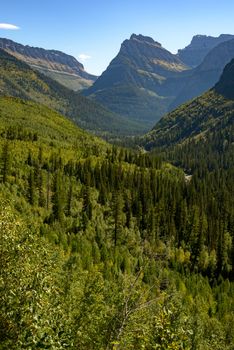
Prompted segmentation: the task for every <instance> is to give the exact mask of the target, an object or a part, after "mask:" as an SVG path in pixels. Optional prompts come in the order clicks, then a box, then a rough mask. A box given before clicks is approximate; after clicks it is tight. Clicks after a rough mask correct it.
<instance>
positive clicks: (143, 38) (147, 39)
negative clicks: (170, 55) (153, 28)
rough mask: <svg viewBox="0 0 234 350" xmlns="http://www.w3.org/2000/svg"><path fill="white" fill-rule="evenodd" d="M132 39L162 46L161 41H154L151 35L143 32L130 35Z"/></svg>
mask: <svg viewBox="0 0 234 350" xmlns="http://www.w3.org/2000/svg"><path fill="white" fill-rule="evenodd" d="M130 40H137V41H140V42H143V43H149V44H153V45H156V46H159V47H162V45H161V44H160V43H159V42H157V41H154V39H153V38H151V37H150V36H144V35H142V34H138V35H137V34H132V35H131V37H130ZM127 41H128V40H127Z"/></svg>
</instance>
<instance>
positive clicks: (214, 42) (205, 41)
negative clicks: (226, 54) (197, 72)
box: [177, 34, 234, 67]
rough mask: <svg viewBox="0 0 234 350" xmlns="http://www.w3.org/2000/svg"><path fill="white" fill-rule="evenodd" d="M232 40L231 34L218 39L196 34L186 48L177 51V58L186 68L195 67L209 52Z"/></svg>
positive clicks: (222, 35) (233, 36)
mask: <svg viewBox="0 0 234 350" xmlns="http://www.w3.org/2000/svg"><path fill="white" fill-rule="evenodd" d="M233 38H234V35H231V34H221V35H220V36H219V37H213V36H208V35H201V34H198V35H195V36H194V37H193V38H192V40H191V42H190V44H189V45H188V46H186V47H185V48H184V49H182V50H178V54H177V56H178V57H179V58H180V59H181V61H183V62H184V63H185V64H187V65H188V66H190V67H197V66H198V65H199V64H200V63H201V62H202V61H203V59H204V58H205V57H206V55H207V54H208V52H209V51H211V50H212V49H213V48H215V47H216V46H218V45H219V44H221V43H223V42H226V41H229V40H231V39H233Z"/></svg>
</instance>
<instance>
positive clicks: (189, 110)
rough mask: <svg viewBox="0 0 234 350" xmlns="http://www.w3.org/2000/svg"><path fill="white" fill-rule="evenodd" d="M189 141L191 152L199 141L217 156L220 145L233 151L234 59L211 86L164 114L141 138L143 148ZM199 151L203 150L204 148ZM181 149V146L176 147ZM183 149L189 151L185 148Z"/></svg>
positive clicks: (183, 143) (181, 143) (186, 143)
mask: <svg viewBox="0 0 234 350" xmlns="http://www.w3.org/2000/svg"><path fill="white" fill-rule="evenodd" d="M191 143H192V145H193V148H192V149H193V152H194V150H196V148H197V150H198V149H199V145H200V144H203V145H204V144H206V147H207V148H206V151H207V152H208V148H209V147H213V151H214V150H215V151H216V152H221V153H220V155H221V156H222V154H223V152H224V149H225V150H226V149H229V148H232V152H233V151H234V150H233V144H234V59H233V60H232V61H231V62H230V63H229V64H228V65H227V66H226V67H225V69H224V72H223V74H222V76H221V78H220V80H219V82H218V83H217V84H216V85H215V87H214V88H213V89H211V90H209V91H208V92H206V93H205V94H203V95H202V96H200V97H198V98H196V99H194V100H193V101H191V102H189V103H186V104H184V105H182V106H180V107H179V108H177V109H176V110H174V111H173V112H171V113H169V114H167V115H165V116H164V117H163V118H162V119H161V120H160V121H159V122H158V123H157V124H156V125H155V127H154V129H153V130H152V131H151V132H149V133H148V134H147V135H146V136H144V137H143V138H142V144H143V145H144V146H145V148H146V149H147V150H150V149H152V148H155V147H159V148H160V149H163V148H168V147H173V146H176V145H180V146H183V147H185V146H186V145H188V144H191ZM229 146H230V147H229ZM203 151H204V152H206V151H205V148H204V149H203ZM181 152H183V148H180V153H181ZM186 152H187V154H189V152H188V150H187V151H186ZM198 153H199V152H198ZM223 155H224V154H223ZM198 156H199V155H198ZM190 157H191V158H192V153H190ZM222 159H223V158H222ZM232 160H234V159H233V153H232Z"/></svg>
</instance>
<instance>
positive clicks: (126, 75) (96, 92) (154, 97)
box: [85, 34, 188, 127]
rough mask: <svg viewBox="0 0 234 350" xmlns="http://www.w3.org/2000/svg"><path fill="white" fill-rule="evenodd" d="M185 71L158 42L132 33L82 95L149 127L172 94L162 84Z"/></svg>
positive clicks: (168, 101)
mask: <svg viewBox="0 0 234 350" xmlns="http://www.w3.org/2000/svg"><path fill="white" fill-rule="evenodd" d="M187 69H188V67H187V66H186V65H185V64H184V63H183V62H182V61H181V60H180V59H179V58H178V57H177V56H176V55H173V54H172V53H171V52H170V51H168V50H166V49H165V48H163V47H162V45H161V44H160V43H158V42H156V41H154V40H153V39H152V38H150V37H148V36H143V35H141V34H139V35H136V34H132V35H131V37H130V39H127V40H125V41H124V42H123V43H122V45H121V48H120V51H119V53H118V54H117V56H116V57H115V58H114V59H113V60H112V61H111V63H110V65H109V66H108V67H107V69H106V70H105V72H103V74H102V75H101V76H100V77H99V78H98V79H97V80H96V82H95V83H94V84H93V86H91V88H89V89H88V90H87V91H85V94H86V95H88V96H90V97H91V98H93V99H95V100H97V101H99V102H101V103H102V104H103V105H104V106H106V107H108V109H110V110H111V111H115V112H117V113H118V114H121V115H123V116H124V117H126V118H127V119H131V120H135V121H137V122H140V123H142V125H143V126H144V127H145V125H147V127H148V126H149V127H151V126H152V125H153V123H155V121H156V120H157V119H159V118H160V117H161V116H162V115H163V114H164V113H165V112H166V111H167V106H168V105H169V104H170V101H171V100H172V97H171V95H173V94H174V91H175V90H174V89H173V88H172V89H171V90H170V91H168V90H167V89H166V88H165V85H164V83H165V81H166V80H167V79H169V78H172V79H174V78H175V77H177V76H178V74H180V73H181V72H183V71H185V70H187Z"/></svg>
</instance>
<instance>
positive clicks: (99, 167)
mask: <svg viewBox="0 0 234 350" xmlns="http://www.w3.org/2000/svg"><path fill="white" fill-rule="evenodd" d="M0 114H1V119H0V181H1V183H0V188H1V200H0V216H1V219H0V225H1V228H0V235H1V236H0V240H1V257H0V259H1V264H0V349H2V350H3V349H4V350H9V349H12V350H14V349H15V350H18V349H56V350H57V349H80V350H91V349H93V350H96V349H97V350H102V349H103V350H107V349H109V350H110V349H119V350H120V349H121V350H128V349H129V350H130V349H147V350H151V349H152V350H153V349H161V350H164V349H174V350H176V349H186V350H188V349H194V350H195V349H196V350H197V349H199V350H206V349H207V350H208V349H209V350H210V349H217V350H218V349H227V350H231V349H234V339H233V335H234V313H233V293H234V284H233V266H232V263H233V253H234V252H233V235H234V205H233V204H234V203H233V201H234V193H233V192H234V189H233V177H234V173H233V143H231V142H230V143H226V144H225V145H222V146H223V147H226V149H228V150H229V152H227V153H226V154H227V158H225V159H223V158H222V159H221V157H216V156H215V155H214V152H213V150H212V143H210V148H207V147H206V144H203V143H201V146H199V147H200V148H197V147H196V145H195V146H194V143H193V141H191V143H189V144H186V145H185V146H184V147H187V148H188V151H187V150H186V151H185V148H184V149H183V148H181V147H178V146H173V147H172V148H168V150H166V151H165V149H164V150H161V149H155V150H154V151H152V152H146V151H144V150H143V149H141V148H138V149H137V150H133V149H127V148H124V147H117V146H112V145H110V144H107V143H105V142H104V141H101V140H100V139H98V138H96V137H94V136H91V135H89V134H88V133H86V132H84V131H82V130H80V129H79V128H78V127H76V126H75V125H74V124H73V123H72V122H70V121H68V120H66V119H65V118H63V117H62V116H60V115H58V114H57V113H56V112H53V111H52V110H50V109H48V108H47V107H43V106H41V105H38V104H36V103H33V102H29V101H28V102H26V101H23V100H20V99H17V98H10V97H8V98H6V97H5V98H3V97H2V98H0ZM45 121H46V122H45ZM218 139H219V138H218V136H217V138H216V139H215V138H212V140H213V142H215V140H218ZM220 147H221V146H220ZM216 149H217V147H216ZM206 154H208V155H209V157H208V158H207V157H206ZM220 154H221V152H220ZM207 159H209V162H208V160H207ZM221 164H222V166H221ZM197 165H199V166H197Z"/></svg>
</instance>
